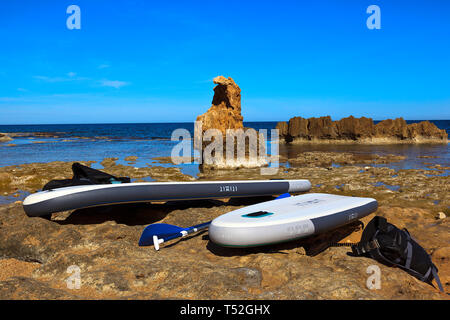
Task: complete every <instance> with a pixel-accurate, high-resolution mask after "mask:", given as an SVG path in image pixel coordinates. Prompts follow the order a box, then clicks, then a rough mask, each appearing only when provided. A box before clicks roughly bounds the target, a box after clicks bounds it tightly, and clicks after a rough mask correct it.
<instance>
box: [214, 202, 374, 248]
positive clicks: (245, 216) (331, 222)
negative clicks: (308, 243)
mask: <svg viewBox="0 0 450 320" xmlns="http://www.w3.org/2000/svg"><path fill="white" fill-rule="evenodd" d="M377 208H378V203H377V201H376V200H375V199H372V198H358V197H347V196H338V195H333V194H324V193H309V194H304V195H299V196H294V197H288V198H283V199H276V200H271V201H266V202H262V203H259V204H255V205H251V206H248V207H245V208H242V209H238V210H234V211H231V212H229V213H226V214H224V215H221V216H219V217H217V218H216V219H214V220H213V221H212V222H211V225H210V226H209V238H210V239H211V240H212V241H213V242H214V243H217V244H219V245H221V246H226V247H252V246H261V245H267V244H274V243H279V242H285V241H290V240H294V239H298V238H303V237H307V236H310V235H314V234H318V233H323V232H326V231H328V230H331V229H334V228H337V227H339V226H342V225H345V224H348V223H350V222H353V221H355V220H357V219H360V218H362V217H364V216H366V215H368V214H370V213H372V212H374V211H376V210H377Z"/></svg>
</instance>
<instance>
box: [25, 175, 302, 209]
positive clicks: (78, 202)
mask: <svg viewBox="0 0 450 320" xmlns="http://www.w3.org/2000/svg"><path fill="white" fill-rule="evenodd" d="M310 188H311V183H310V182H309V181H308V180H247V181H202V182H136V183H120V184H98V185H82V186H72V187H64V188H58V189H50V190H46V191H41V192H37V193H34V194H31V195H29V196H28V197H26V198H25V200H24V201H23V208H24V210H25V213H26V214H27V215H28V216H34V217H35V216H45V215H49V214H51V213H55V212H61V211H67V210H75V209H82V208H88V207H96V206H102V205H111V204H121V203H135V202H151V201H171V200H194V199H217V198H233V197H254V196H268V195H277V194H282V193H286V192H306V191H309V189H310Z"/></svg>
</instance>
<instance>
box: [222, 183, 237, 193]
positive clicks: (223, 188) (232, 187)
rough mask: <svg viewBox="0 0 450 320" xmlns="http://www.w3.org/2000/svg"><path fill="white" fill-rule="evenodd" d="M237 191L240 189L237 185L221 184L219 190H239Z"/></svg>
mask: <svg viewBox="0 0 450 320" xmlns="http://www.w3.org/2000/svg"><path fill="white" fill-rule="evenodd" d="M237 191H238V188H237V186H231V185H227V186H219V192H237Z"/></svg>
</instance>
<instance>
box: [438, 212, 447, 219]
mask: <svg viewBox="0 0 450 320" xmlns="http://www.w3.org/2000/svg"><path fill="white" fill-rule="evenodd" d="M445 218H447V216H446V215H445V213H443V212H438V213H437V215H436V219H438V220H439V219H445Z"/></svg>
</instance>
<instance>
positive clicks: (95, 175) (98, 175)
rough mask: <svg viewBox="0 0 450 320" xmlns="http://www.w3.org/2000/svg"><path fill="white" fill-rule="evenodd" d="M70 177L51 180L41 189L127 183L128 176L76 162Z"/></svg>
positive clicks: (128, 180)
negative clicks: (112, 173)
mask: <svg viewBox="0 0 450 320" xmlns="http://www.w3.org/2000/svg"><path fill="white" fill-rule="evenodd" d="M72 172H73V177H72V179H63V180H52V181H50V182H48V183H47V184H46V185H45V186H44V187H43V188H42V190H50V189H57V188H63V187H72V186H80V185H89V184H109V183H128V182H130V178H128V177H115V176H113V175H110V174H108V173H105V172H102V171H100V170H96V169H92V168H89V167H87V166H84V165H82V164H79V163H78V162H75V163H74V164H73V165H72Z"/></svg>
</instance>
